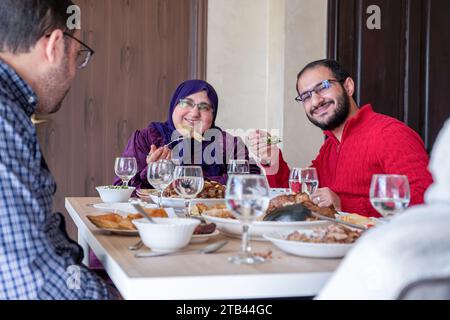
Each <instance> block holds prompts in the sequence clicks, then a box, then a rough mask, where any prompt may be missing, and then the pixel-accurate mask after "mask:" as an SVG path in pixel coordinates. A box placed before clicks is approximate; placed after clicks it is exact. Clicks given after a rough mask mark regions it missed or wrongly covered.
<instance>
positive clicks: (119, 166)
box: [114, 157, 137, 186]
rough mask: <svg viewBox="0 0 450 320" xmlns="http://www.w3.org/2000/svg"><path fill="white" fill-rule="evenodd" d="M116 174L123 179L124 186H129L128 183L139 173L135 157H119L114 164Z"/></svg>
mask: <svg viewBox="0 0 450 320" xmlns="http://www.w3.org/2000/svg"><path fill="white" fill-rule="evenodd" d="M114 172H115V173H116V175H117V176H118V177H119V178H120V179H122V185H124V186H128V182H129V181H130V180H131V179H132V178H133V177H134V176H135V175H136V173H137V162H136V158H133V157H119V158H116V161H115V163H114Z"/></svg>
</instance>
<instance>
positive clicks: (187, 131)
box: [179, 125, 204, 142]
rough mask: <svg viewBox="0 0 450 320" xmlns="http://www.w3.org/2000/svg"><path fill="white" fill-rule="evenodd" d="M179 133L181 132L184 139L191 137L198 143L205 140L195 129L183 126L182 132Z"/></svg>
mask: <svg viewBox="0 0 450 320" xmlns="http://www.w3.org/2000/svg"><path fill="white" fill-rule="evenodd" d="M179 131H181V132H180V133H181V134H182V135H183V136H184V137H190V138H192V139H194V140H196V141H198V142H202V141H203V140H204V139H203V136H202V134H201V133H200V132H197V131H196V130H195V128H193V127H189V126H185V125H181V130H179Z"/></svg>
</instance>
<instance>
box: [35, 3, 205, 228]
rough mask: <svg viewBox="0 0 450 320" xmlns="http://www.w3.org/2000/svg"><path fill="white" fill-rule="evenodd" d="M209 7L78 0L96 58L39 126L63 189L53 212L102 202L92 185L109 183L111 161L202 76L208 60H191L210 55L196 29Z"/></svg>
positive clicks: (86, 36) (86, 38)
mask: <svg viewBox="0 0 450 320" xmlns="http://www.w3.org/2000/svg"><path fill="white" fill-rule="evenodd" d="M205 2H206V0H78V1H76V3H77V4H78V5H79V6H80V7H81V13H82V27H83V32H82V38H83V41H85V42H86V43H88V44H89V45H90V46H92V47H93V48H94V49H95V51H96V53H95V55H94V57H93V60H92V61H91V63H90V64H89V66H88V67H87V68H86V69H84V70H81V71H80V72H79V73H78V75H77V78H76V79H75V81H74V83H73V85H72V89H71V91H70V93H69V94H68V96H67V98H66V100H65V102H64V105H63V107H62V109H61V111H60V112H58V113H56V114H54V115H52V116H50V117H49V122H46V123H43V124H40V125H38V127H37V131H38V135H39V139H40V142H41V145H42V150H43V153H44V155H45V157H46V159H47V162H48V165H49V167H50V169H51V170H52V172H53V174H54V176H55V178H56V181H57V184H58V191H57V194H56V197H55V210H57V211H61V212H65V210H64V198H65V197H67V196H97V192H96V191H95V186H97V185H102V184H110V183H111V182H112V179H113V177H114V168H113V166H114V158H115V157H117V156H119V155H120V154H121V153H122V151H123V149H124V147H125V144H126V143H127V141H128V139H129V137H130V136H131V134H132V133H133V131H134V130H136V129H138V128H143V127H145V126H147V125H148V123H149V122H151V121H164V120H165V119H166V117H167V109H168V103H169V100H170V95H171V93H172V92H173V90H174V89H175V87H176V86H177V85H178V84H179V83H180V82H181V81H183V80H185V79H188V78H191V77H198V76H199V77H202V75H201V74H199V73H202V72H203V71H204V70H206V67H205V65H203V64H206V59H205V57H204V56H200V57H198V58H197V59H194V58H193V57H192V56H190V54H192V52H197V53H199V54H200V55H204V54H205V48H206V45H205V43H203V42H204V41H206V28H205V27H204V26H203V27H199V23H200V21H203V22H204V21H206V16H205V15H206V11H205ZM193 8H196V9H197V10H199V11H198V12H197V11H195V10H194V11H193ZM193 14H195V17H192V15H193ZM194 22H195V24H193V23H194ZM197 32H202V33H203V32H204V33H205V34H201V35H200V34H197ZM194 46H198V48H197V47H194ZM194 61H195V63H196V65H192V64H193V63H194ZM193 70H194V71H193ZM68 222H69V223H70V225H69V233H70V235H71V236H72V237H75V234H76V230H75V228H74V225H73V224H72V223H71V221H70V219H68Z"/></svg>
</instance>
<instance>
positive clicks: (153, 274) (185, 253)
mask: <svg viewBox="0 0 450 320" xmlns="http://www.w3.org/2000/svg"><path fill="white" fill-rule="evenodd" d="M96 203H101V200H100V198H95V197H68V198H65V207H66V209H67V211H68V213H69V215H70V217H71V218H72V220H73V221H74V223H75V225H76V227H77V228H78V243H79V244H80V246H81V247H82V248H83V250H84V256H85V259H84V260H83V263H84V264H85V265H88V256H89V255H88V252H89V250H92V251H93V253H94V254H95V255H96V256H97V258H98V259H99V261H100V262H101V264H102V265H103V268H104V270H105V271H106V273H107V274H108V276H109V278H110V279H111V281H112V282H113V283H114V285H115V287H116V288H117V289H118V291H119V292H120V294H121V295H122V297H123V298H124V299H133V300H135V299H136V300H141V299H142V300H144V299H149V300H213V299H214V300H227V299H232V300H235V299H264V298H302V297H314V296H315V295H317V294H318V293H319V291H320V290H321V289H322V288H323V287H324V285H325V283H326V282H327V281H328V280H329V278H330V277H331V276H332V274H333V272H334V271H335V270H336V269H337V268H338V266H339V264H340V262H341V260H342V259H338V258H332V259H321V258H307V257H300V256H295V255H290V254H288V253H285V252H283V251H281V250H280V249H278V248H277V247H276V246H274V245H273V244H272V243H271V242H268V241H256V240H252V241H251V247H252V252H253V253H254V254H258V255H260V256H264V257H266V262H264V263H260V264H254V265H243V264H233V263H230V262H229V261H228V258H229V257H231V256H233V255H235V254H236V253H238V252H239V251H240V246H241V241H240V239H239V238H232V237H229V236H226V235H224V234H219V235H217V236H216V237H214V238H212V239H209V240H208V242H206V243H197V244H189V245H188V247H187V248H184V249H182V250H181V251H180V252H177V253H175V254H170V255H166V256H158V257H148V258H137V257H135V253H136V251H131V250H129V248H128V247H129V246H130V245H133V244H136V243H137V242H138V241H139V236H137V235H132V236H130V235H120V234H114V233H110V232H105V231H104V230H100V229H98V228H97V227H96V226H95V225H93V224H92V223H91V222H90V220H89V219H88V218H87V216H88V215H92V214H94V215H96V214H100V213H101V211H100V210H99V209H96V208H94V207H93V205H94V204H96ZM223 239H228V240H229V242H228V243H227V245H226V246H224V247H223V248H221V249H220V250H218V251H217V252H215V253H211V254H202V253H199V252H198V251H195V250H194V249H200V248H203V247H205V246H206V245H208V243H211V242H215V241H219V240H223ZM149 251H150V249H148V248H146V247H145V246H144V247H143V248H142V249H140V250H139V252H149Z"/></svg>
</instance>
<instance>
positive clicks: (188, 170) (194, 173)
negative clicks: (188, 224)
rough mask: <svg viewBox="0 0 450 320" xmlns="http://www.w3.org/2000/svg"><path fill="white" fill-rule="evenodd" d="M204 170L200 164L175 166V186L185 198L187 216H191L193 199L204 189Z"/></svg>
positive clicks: (176, 190) (177, 191) (178, 192)
mask: <svg viewBox="0 0 450 320" xmlns="http://www.w3.org/2000/svg"><path fill="white" fill-rule="evenodd" d="M203 185H204V179H203V170H202V167H199V166H178V167H176V168H175V173H174V180H173V188H174V189H175V192H176V193H177V194H178V195H179V196H180V197H182V198H183V199H184V207H185V217H190V210H189V209H190V207H191V200H192V199H193V198H195V197H196V196H197V195H198V194H199V193H200V192H201V191H202V190H203Z"/></svg>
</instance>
